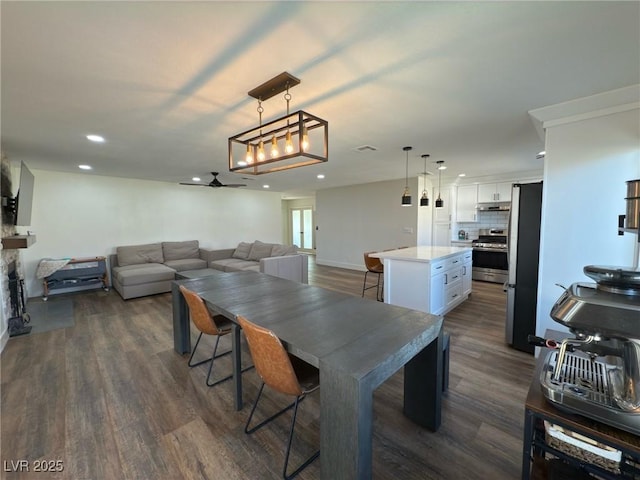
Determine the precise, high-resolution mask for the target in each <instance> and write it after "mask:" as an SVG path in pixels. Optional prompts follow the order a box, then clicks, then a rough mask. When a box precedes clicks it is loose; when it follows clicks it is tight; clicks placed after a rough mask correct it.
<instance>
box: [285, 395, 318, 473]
mask: <svg viewBox="0 0 640 480" xmlns="http://www.w3.org/2000/svg"><path fill="white" fill-rule="evenodd" d="M303 399H304V395H302V396H299V397H296V401H295V402H293V403H294V409H293V416H292V417H291V429H290V430H289V441H288V442H287V452H286V454H285V457H284V467H283V469H282V478H284V479H285V480H291V479H292V478H293V477H295V476H296V475H298V474H299V473H300V472H301V471H302V470H304V469H305V468H307V466H309V464H310V463H311V462H313V461H314V460H315V459H316V458H318V457H319V456H320V450H318V451H317V452H315V453H314V454H313V455H311V456H310V457H309V458H307V459H306V460H305V461H304V462H303V463H302V464H301V465H300V466H299V467H298V468H296V469H295V470H294V471H293V472H292V473H291V474H290V475H287V467H288V465H289V454H290V453H291V443H292V441H293V430H294V428H295V426H296V416H297V415H298V405H299V404H300V401H302V400H303Z"/></svg>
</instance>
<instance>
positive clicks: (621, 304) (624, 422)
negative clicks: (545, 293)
mask: <svg viewBox="0 0 640 480" xmlns="http://www.w3.org/2000/svg"><path fill="white" fill-rule="evenodd" d="M584 272H585V274H586V275H587V276H589V277H590V278H592V279H594V280H596V283H574V284H573V285H571V286H570V287H569V288H567V289H566V290H565V292H564V293H563V294H562V295H561V296H560V298H559V299H558V300H557V301H556V303H555V304H554V306H553V307H552V309H551V318H553V319H554V320H555V321H556V322H558V323H561V324H562V325H565V326H567V327H569V329H570V330H571V332H572V333H573V335H575V338H566V339H564V340H563V341H562V342H561V343H560V348H559V349H554V350H551V351H550V352H549V353H548V354H547V356H546V358H545V363H544V368H543V370H542V373H541V376H540V384H541V387H542V392H543V394H544V396H545V397H546V398H547V399H548V400H549V401H551V402H552V403H553V404H555V405H557V406H558V407H559V408H562V409H565V410H567V411H569V412H572V413H578V414H581V415H584V416H586V417H589V418H593V419H595V420H597V421H600V422H603V423H606V424H608V425H612V426H614V427H616V428H620V429H623V430H626V431H629V432H631V433H634V434H636V435H640V269H638V268H631V267H629V268H625V267H599V266H593V265H590V266H586V267H584ZM548 342H549V341H547V343H548ZM552 346H553V345H552Z"/></svg>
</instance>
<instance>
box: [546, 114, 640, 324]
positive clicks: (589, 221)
mask: <svg viewBox="0 0 640 480" xmlns="http://www.w3.org/2000/svg"><path fill="white" fill-rule="evenodd" d="M545 143H546V145H545V147H546V148H545V150H546V157H545V169H544V188H543V210H542V232H541V236H542V245H541V251H540V270H539V283H538V285H539V287H538V312H537V328H536V333H537V334H538V335H542V334H544V331H545V330H546V329H547V328H554V329H556V330H562V328H561V325H560V324H558V323H556V322H554V321H553V320H552V319H551V318H550V316H549V312H550V311H551V307H552V306H553V304H554V303H555V301H556V300H557V299H558V297H559V296H560V294H561V293H562V290H561V289H560V288H558V287H557V286H555V284H556V283H559V284H561V285H564V286H567V287H568V286H569V285H570V284H572V283H574V282H579V281H580V282H584V281H592V280H590V279H589V278H588V277H586V276H585V275H584V274H583V272H582V269H583V267H584V266H585V265H620V266H624V265H630V264H631V263H632V260H633V250H634V241H635V240H636V237H635V235H631V234H625V235H624V236H618V235H617V225H618V215H621V214H624V213H625V209H626V206H625V200H624V197H625V196H626V184H625V181H627V180H635V179H638V178H640V109H638V108H634V109H633V110H627V111H624V112H619V113H614V114H608V115H604V116H597V117H592V118H582V119H577V120H575V121H572V122H571V123H557V122H556V124H555V125H552V126H547V127H546V141H545Z"/></svg>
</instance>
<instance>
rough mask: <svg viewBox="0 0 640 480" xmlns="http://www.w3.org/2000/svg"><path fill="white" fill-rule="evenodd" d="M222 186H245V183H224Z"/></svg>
mask: <svg viewBox="0 0 640 480" xmlns="http://www.w3.org/2000/svg"><path fill="white" fill-rule="evenodd" d="M222 186H223V187H229V188H238V187H246V185H245V184H244V183H225V184H224V185H222Z"/></svg>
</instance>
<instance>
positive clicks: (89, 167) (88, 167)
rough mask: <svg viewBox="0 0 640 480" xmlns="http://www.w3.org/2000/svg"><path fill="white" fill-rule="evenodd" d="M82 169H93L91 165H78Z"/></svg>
mask: <svg viewBox="0 0 640 480" xmlns="http://www.w3.org/2000/svg"><path fill="white" fill-rule="evenodd" d="M78 168H79V169H80V170H91V165H78Z"/></svg>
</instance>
